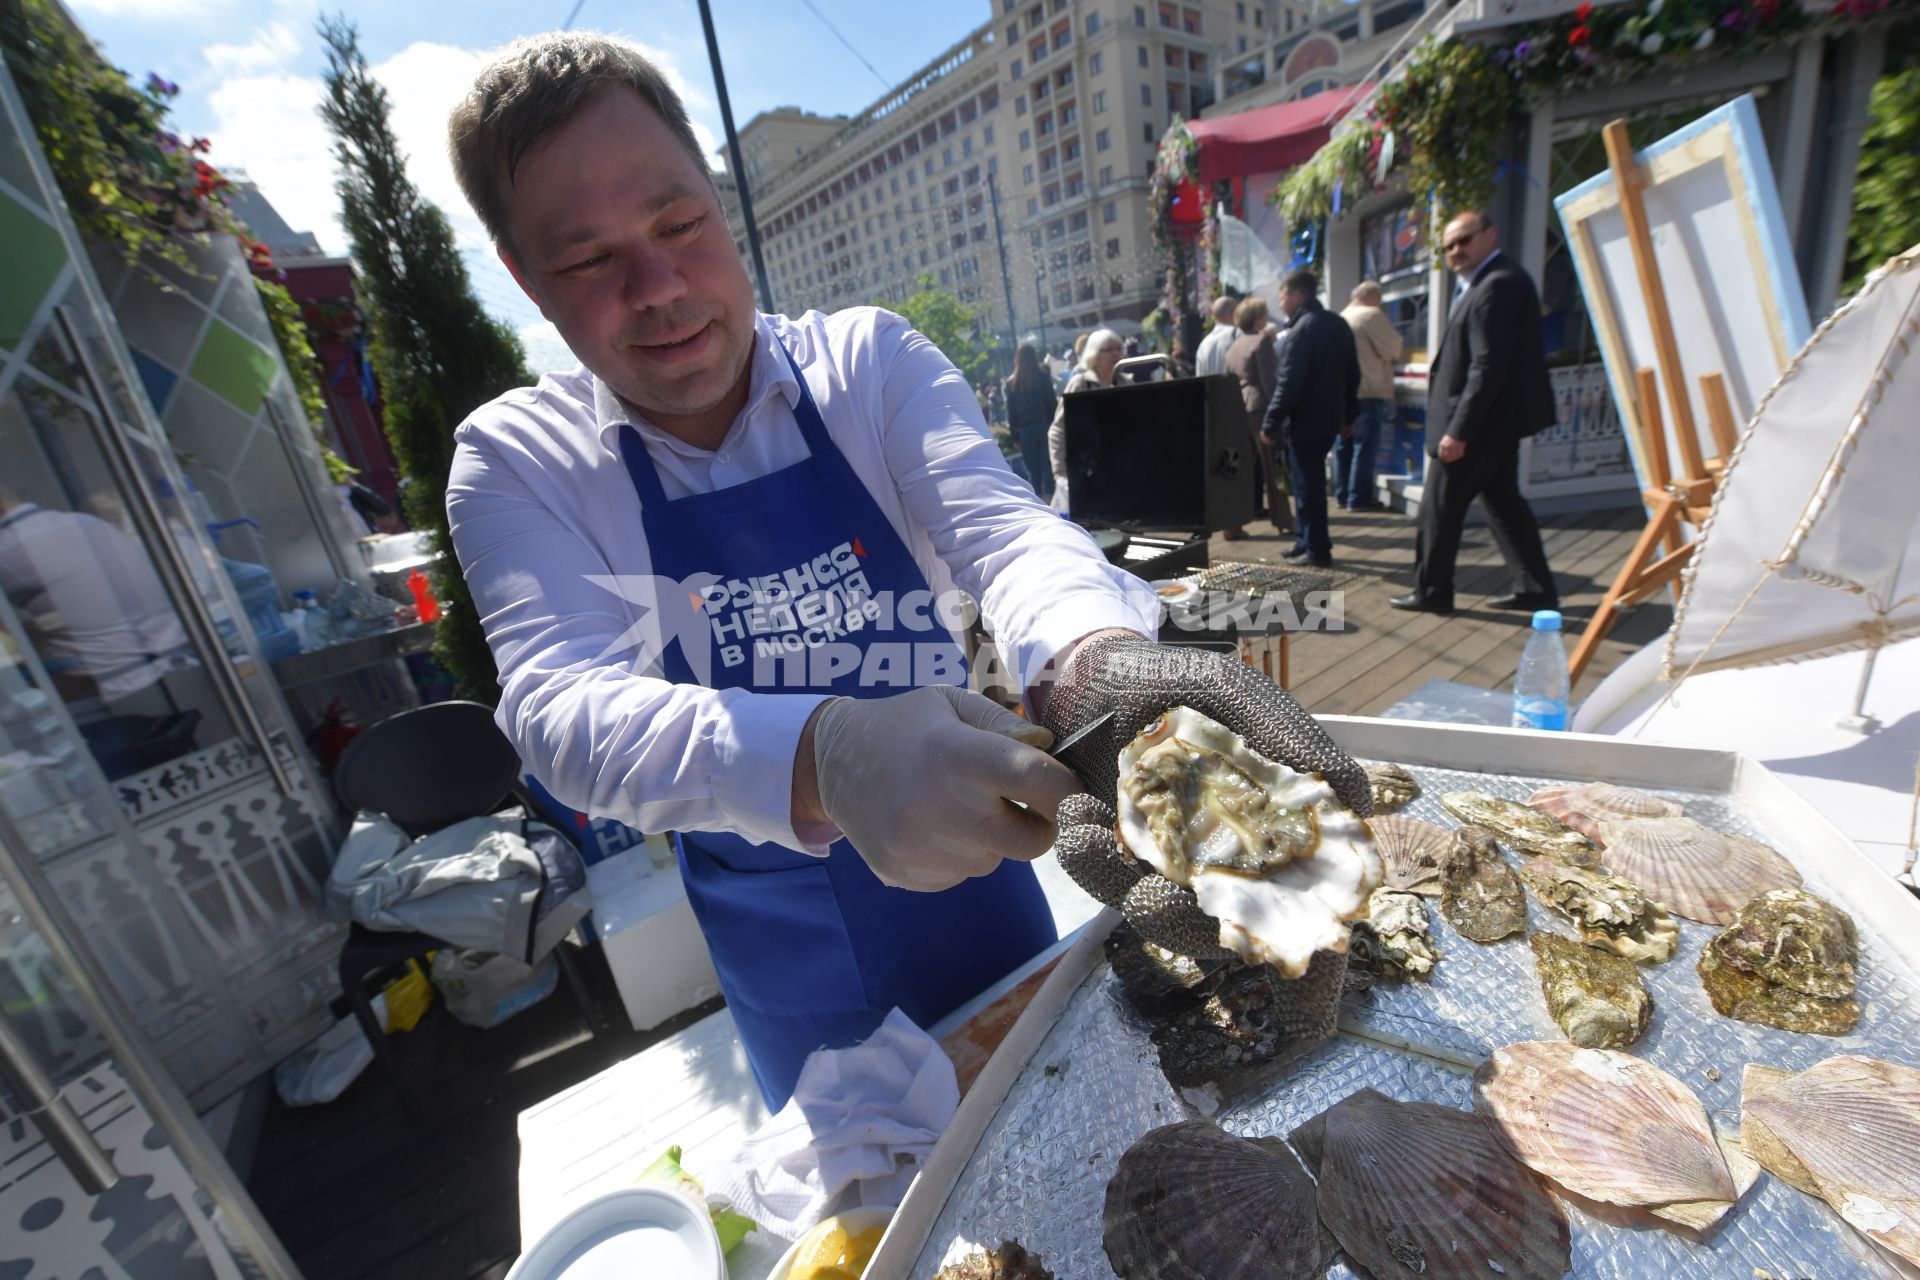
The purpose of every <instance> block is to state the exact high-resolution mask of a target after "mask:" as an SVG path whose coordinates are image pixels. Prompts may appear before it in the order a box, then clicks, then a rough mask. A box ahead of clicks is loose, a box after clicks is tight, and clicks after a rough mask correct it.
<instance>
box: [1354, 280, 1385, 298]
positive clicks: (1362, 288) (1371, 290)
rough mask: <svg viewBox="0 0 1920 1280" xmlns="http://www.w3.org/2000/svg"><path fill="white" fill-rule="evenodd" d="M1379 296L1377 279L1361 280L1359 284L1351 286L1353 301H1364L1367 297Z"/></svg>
mask: <svg viewBox="0 0 1920 1280" xmlns="http://www.w3.org/2000/svg"><path fill="white" fill-rule="evenodd" d="M1379 296H1380V282H1379V281H1378V280H1362V281H1361V282H1360V283H1359V284H1357V285H1355V286H1353V300H1354V301H1355V302H1365V301H1366V300H1367V299H1368V298H1377V297H1379Z"/></svg>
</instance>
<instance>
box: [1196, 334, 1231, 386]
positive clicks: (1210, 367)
mask: <svg viewBox="0 0 1920 1280" xmlns="http://www.w3.org/2000/svg"><path fill="white" fill-rule="evenodd" d="M1239 336H1240V330H1238V329H1236V328H1235V327H1234V325H1233V322H1232V321H1231V320H1229V321H1228V322H1227V323H1225V324H1220V323H1218V322H1217V321H1216V322H1215V324H1214V326H1213V328H1211V329H1209V330H1207V336H1206V337H1204V338H1202V339H1200V349H1199V350H1198V351H1196V352H1194V353H1193V376H1194V377H1196V378H1210V377H1212V376H1213V375H1214V374H1216V373H1225V372H1226V371H1227V348H1228V347H1231V346H1232V345H1233V340H1234V339H1235V338H1237V337H1239Z"/></svg>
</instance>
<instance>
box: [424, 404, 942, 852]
mask: <svg viewBox="0 0 1920 1280" xmlns="http://www.w3.org/2000/svg"><path fill="white" fill-rule="evenodd" d="M976 412H977V410H976ZM458 439H459V445H458V447H457V448H456V449H455V451H454V458H453V465H452V470H451V474H450V476H449V478H448V484H447V517H448V521H449V524H450V526H451V530H452V535H453V548H454V553H455V555H456V556H458V558H459V561H460V566H461V569H462V571H463V572H464V573H465V575H466V579H467V586H468V589H469V590H470V591H471V592H472V594H473V603H474V609H475V611H476V613H477V615H478V617H479V620H480V624H481V626H482V627H484V628H485V630H486V633H487V641H488V643H489V644H490V645H491V646H492V649H493V657H494V662H495V663H496V665H497V666H498V667H499V670H500V694H501V696H500V706H499V709H498V711H497V712H496V713H495V718H496V719H497V720H498V722H499V724H500V727H501V729H502V730H503V731H504V732H505V733H506V735H507V739H508V741H510V742H511V743H513V745H514V748H515V750H517V751H518V752H519V753H520V758H521V760H522V761H524V762H525V763H526V765H527V767H528V769H529V770H530V771H531V772H532V773H533V774H534V776H535V777H537V778H538V779H539V780H540V782H541V783H542V785H544V786H545V787H546V788H547V789H548V790H549V791H551V792H552V793H553V795H554V797H555V798H556V799H558V800H559V801H560V802H561V803H562V804H565V805H568V806H569V807H571V808H574V809H577V810H579V811H581V812H582V813H586V814H590V815H592V816H594V817H606V818H614V819H617V820H618V821H620V822H624V823H626V824H627V825H629V826H631V827H634V828H637V829H638V830H641V831H731V832H735V833H737V834H738V835H740V836H742V837H744V838H745V839H747V840H751V841H754V842H755V843H767V842H771V843H774V844H780V845H784V846H786V847H788V848H793V849H804V850H806V851H807V852H809V853H816V854H824V853H825V852H826V845H827V844H829V843H831V841H832V840H833V839H835V838H837V836H838V832H837V831H833V830H830V829H823V830H820V831H808V832H805V833H799V832H796V831H795V830H794V828H793V821H792V793H793V754H794V750H795V748H796V746H797V745H798V743H799V740H800V732H801V730H802V729H803V728H804V727H805V726H806V722H807V718H808V717H809V716H811V715H812V714H813V710H814V708H815V707H816V706H818V705H819V703H820V702H821V701H823V698H822V697H821V696H819V695H813V694H764V693H753V692H749V691H747V690H742V689H725V690H713V689H707V688H702V687H700V686H698V685H692V684H677V683H674V682H672V681H668V680H665V679H661V678H659V677H658V676H655V675H650V674H647V670H648V668H649V666H650V664H651V661H652V659H653V658H655V657H657V656H658V653H659V649H660V645H661V643H662V641H661V639H660V638H659V633H658V628H651V629H649V631H647V632H645V633H642V634H641V635H638V636H636V635H635V634H634V631H635V630H637V628H635V625H634V622H633V618H634V615H635V614H636V613H640V612H641V609H642V607H645V609H646V612H645V613H644V614H643V615H642V621H643V622H644V621H645V618H646V617H654V616H660V614H661V612H662V609H665V608H671V607H672V606H673V605H675V604H680V603H681V602H682V600H683V599H684V597H682V596H680V594H679V592H678V591H663V592H661V593H659V595H658V596H656V595H654V593H653V592H652V591H651V587H652V582H653V580H652V579H651V578H648V577H646V576H645V575H638V576H626V577H622V578H619V579H615V578H612V576H611V570H610V569H609V567H608V565H607V563H606V561H605V559H604V558H603V557H602V556H601V555H600V553H599V552H597V551H596V550H594V548H593V547H592V546H591V545H590V544H589V543H588V542H586V541H585V540H584V539H583V538H582V537H581V536H580V535H579V534H578V533H577V532H575V531H574V529H573V528H572V527H570V526H569V525H568V524H567V522H566V521H565V520H564V519H563V518H562V517H561V516H560V515H559V513H557V512H555V511H554V510H553V509H552V508H551V507H550V506H548V505H547V504H546V503H544V502H542V501H541V500H540V499H539V498H538V497H537V496H536V495H535V494H534V493H533V491H532V490H531V489H530V488H529V487H528V486H527V484H526V482H525V481H524V480H523V479H522V477H521V476H520V475H519V474H518V473H517V472H516V471H515V468H514V467H513V465H512V464H511V463H509V462H508V461H507V460H506V459H505V458H503V457H502V456H501V455H500V454H499V453H498V452H496V451H495V449H494V448H493V447H492V444H491V442H490V441H489V440H488V439H487V438H486V436H485V435H484V434H483V433H481V432H478V431H476V430H474V429H473V428H472V427H471V426H469V427H466V428H463V429H462V430H461V432H460V434H459V437H458ZM608 584H612V585H611V586H610V585H608ZM668 585H669V586H671V584H668ZM662 597H664V598H662ZM630 599H631V600H636V601H641V602H642V603H641V604H636V605H634V606H629V604H628V603H627V601H628V600H630ZM648 600H652V601H654V602H657V603H659V604H660V605H661V606H662V608H661V609H654V608H652V607H651V606H650V605H645V602H646V601H648ZM649 650H651V652H649Z"/></svg>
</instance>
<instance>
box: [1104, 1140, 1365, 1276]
mask: <svg viewBox="0 0 1920 1280" xmlns="http://www.w3.org/2000/svg"><path fill="white" fill-rule="evenodd" d="M1101 1228H1102V1235H1101V1241H1102V1243H1103V1244H1104V1245H1105V1246H1106V1251H1107V1261H1108V1262H1109V1263H1111V1264H1112V1266H1113V1270H1114V1272H1115V1274H1117V1275H1119V1276H1120V1277H1121V1280H1242V1278H1244V1280H1255V1278H1256V1277H1258V1278H1261V1280H1294V1277H1300V1278H1301V1280H1306V1278H1307V1277H1318V1276H1320V1275H1321V1274H1322V1273H1323V1272H1324V1271H1325V1269H1326V1266H1327V1263H1328V1262H1329V1261H1330V1260H1331V1259H1332V1257H1333V1253H1334V1243H1333V1238H1332V1237H1331V1236H1329V1235H1328V1234H1327V1231H1326V1229H1325V1228H1324V1227H1322V1226H1321V1225H1320V1221H1319V1218H1318V1217H1317V1216H1316V1215H1315V1213H1314V1186H1313V1181H1312V1179H1310V1178H1308V1177H1307V1174H1306V1170H1304V1169H1302V1168H1301V1167H1300V1162H1299V1161H1298V1160H1296V1159H1295V1158H1294V1155H1293V1153H1292V1152H1291V1151H1289V1150H1288V1149H1287V1146H1286V1144H1285V1143H1283V1142H1281V1141H1279V1140H1278V1139H1276V1138H1256V1139H1247V1138H1237V1137H1235V1136H1234V1135H1232V1134H1230V1133H1227V1132H1226V1131H1225V1130H1223V1129H1220V1128H1218V1127H1217V1126H1215V1125H1213V1124H1210V1123H1208V1122H1207V1121H1205V1120H1187V1121H1182V1122H1181V1123H1179V1124H1170V1125H1166V1126H1164V1127H1162V1128H1159V1129H1155V1130H1153V1131H1151V1132H1150V1133H1148V1134H1146V1135H1145V1136H1144V1137H1142V1138H1141V1139H1140V1140H1139V1141H1138V1142H1136V1143H1134V1144H1133V1145H1132V1146H1131V1147H1129V1148H1127V1152H1126V1154H1125V1155H1123V1156H1121V1157H1120V1164H1119V1167H1118V1168H1117V1169H1115V1170H1114V1174H1113V1177H1112V1178H1111V1179H1110V1180H1109V1181H1108V1182H1107V1198H1106V1205H1105V1208H1104V1210H1103V1211H1102V1214H1101Z"/></svg>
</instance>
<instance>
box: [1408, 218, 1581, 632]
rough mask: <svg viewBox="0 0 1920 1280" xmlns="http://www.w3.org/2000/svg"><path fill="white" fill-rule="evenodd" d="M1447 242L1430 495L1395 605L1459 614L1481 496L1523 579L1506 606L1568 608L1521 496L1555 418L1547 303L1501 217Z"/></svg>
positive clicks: (1430, 425)
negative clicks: (1531, 452) (1458, 561)
mask: <svg viewBox="0 0 1920 1280" xmlns="http://www.w3.org/2000/svg"><path fill="white" fill-rule="evenodd" d="M1441 243H1442V246H1443V248H1444V249H1445V251H1446V255H1447V266H1448V267H1449V268H1450V269H1451V270H1452V271H1453V273H1454V274H1455V275H1456V276H1458V277H1459V281H1460V283H1459V284H1458V285H1457V286H1456V287H1455V294H1454V303H1453V309H1452V314H1451V315H1449V316H1448V318H1447V332H1446V336H1445V337H1443V338H1442V339H1441V340H1440V350H1439V352H1438V353H1437V354H1436V355H1435V356H1434V360H1433V365H1432V368H1431V371H1430V372H1429V375H1428V381H1427V454H1428V456H1430V457H1432V458H1433V459H1434V460H1435V461H1434V464H1433V465H1430V466H1428V468H1427V476H1426V487H1425V491H1424V492H1423V494H1422V495H1421V498H1420V542H1419V552H1418V557H1419V558H1418V563H1417V565H1416V566H1415V568H1414V581H1413V591H1412V592H1411V593H1410V594H1408V595H1404V596H1394V597H1393V598H1392V599H1391V600H1389V601H1388V603H1389V604H1391V605H1392V606H1393V607H1394V608H1396V609H1412V610H1415V611H1418V612H1426V613H1450V612H1452V610H1453V564H1454V559H1455V557H1456V556H1457V555H1458V554H1459V552H1460V530H1461V526H1462V525H1464V524H1465V523H1466V519H1467V508H1468V507H1470V506H1472V505H1473V500H1474V499H1475V498H1476V497H1477V498H1479V499H1480V500H1481V503H1482V504H1483V505H1484V506H1485V507H1486V510H1487V528H1488V530H1489V531H1490V532H1491V533H1492V534H1493V541H1494V544H1495V545H1496V546H1498V547H1499V548H1500V554H1501V556H1502V557H1503V558H1504V559H1505V560H1506V562H1507V568H1508V569H1509V570H1511V571H1512V573H1513V583H1512V588H1511V590H1510V591H1509V592H1508V593H1507V594H1505V595H1498V596H1494V597H1493V598H1492V599H1490V600H1488V601H1487V603H1488V604H1489V605H1491V606H1493V607H1494V608H1496V609H1527V610H1532V609H1557V608H1559V605H1560V600H1559V595H1558V593H1557V592H1556V591H1555V590H1554V585H1553V571H1552V570H1550V569H1549V568H1548V567H1547V553H1546V549H1545V548H1544V547H1543V546H1541V544H1540V526H1539V525H1538V524H1536V523H1535V522H1534V518H1533V509H1532V508H1531V507H1529V506H1528V505H1527V500H1526V499H1525V498H1523V497H1521V496H1520V441H1521V440H1523V439H1525V438H1526V437H1527V436H1530V435H1533V434H1534V433H1535V432H1537V431H1539V430H1540V429H1541V428H1543V427H1547V426H1550V425H1552V423H1553V421H1554V407H1553V388H1552V385H1551V384H1550V382H1549V381H1548V379H1547V359H1546V355H1545V354H1544V352H1543V350H1542V347H1541V341H1540V297H1539V295H1538V294H1536V293H1535V292H1534V289H1533V281H1532V280H1530V279H1528V278H1527V273H1526V272H1525V271H1524V270H1523V269H1522V268H1521V266H1520V264H1519V263H1517V262H1515V261H1513V260H1512V259H1511V258H1508V257H1507V256H1506V255H1504V254H1502V253H1501V252H1500V241H1499V237H1498V233H1497V232H1496V231H1495V230H1494V226H1493V220H1492V219H1491V218H1489V217H1487V215H1486V214H1484V213H1482V212H1479V211H1478V210H1475V211H1472V212H1469V213H1463V214H1461V215H1460V216H1459V217H1457V218H1455V219H1454V220H1453V221H1451V222H1449V223H1448V224H1447V230H1446V235H1445V238H1444V239H1443V240H1442V242H1441Z"/></svg>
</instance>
